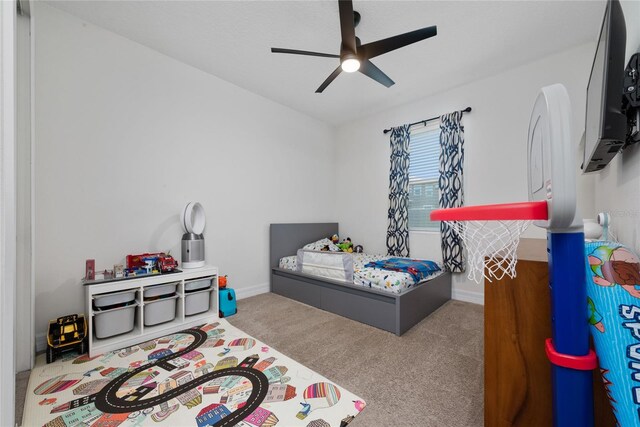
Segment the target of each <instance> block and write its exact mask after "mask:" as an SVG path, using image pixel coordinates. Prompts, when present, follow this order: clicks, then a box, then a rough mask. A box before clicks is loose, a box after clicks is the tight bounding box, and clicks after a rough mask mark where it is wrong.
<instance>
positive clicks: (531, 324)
mask: <svg viewBox="0 0 640 427" xmlns="http://www.w3.org/2000/svg"><path fill="white" fill-rule="evenodd" d="M484 292H485V294H484V295H485V312H484V313H485V321H484V346H485V347H484V359H485V372H484V387H485V388H484V421H485V423H484V424H485V426H487V427H502V426H535V427H542V426H552V425H553V421H552V408H551V394H552V389H551V365H550V364H549V361H548V360H547V356H546V354H545V351H544V342H545V339H547V338H549V337H551V317H550V316H551V315H550V311H551V310H550V293H549V280H548V265H547V252H546V240H542V239H522V240H521V243H520V246H519V248H518V264H517V276H516V278H515V279H511V278H508V277H507V278H504V279H503V280H500V281H494V282H491V283H490V282H486V283H485V290H484ZM594 406H595V425H596V426H602V427H605V426H606V427H612V426H615V425H616V422H615V418H614V417H613V412H612V409H611V406H610V405H609V401H608V400H607V399H606V397H605V394H604V387H603V384H602V380H601V378H600V373H599V372H595V371H594Z"/></svg>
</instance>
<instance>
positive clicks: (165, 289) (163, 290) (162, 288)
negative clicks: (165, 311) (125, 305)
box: [144, 282, 178, 299]
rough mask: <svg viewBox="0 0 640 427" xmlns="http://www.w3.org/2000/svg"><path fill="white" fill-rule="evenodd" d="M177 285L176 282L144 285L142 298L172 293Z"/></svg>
mask: <svg viewBox="0 0 640 427" xmlns="http://www.w3.org/2000/svg"><path fill="white" fill-rule="evenodd" d="M177 287H178V282H172V283H165V284H164V285H155V286H146V287H145V288H144V298H145V299H146V298H150V297H157V296H160V295H169V294H173V293H175V291H176V288H177Z"/></svg>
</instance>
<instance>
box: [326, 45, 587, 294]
mask: <svg viewBox="0 0 640 427" xmlns="http://www.w3.org/2000/svg"><path fill="white" fill-rule="evenodd" d="M595 37H597V35H595V36H594V38H595ZM594 49H595V39H594V43H593V44H588V45H583V46H579V47H576V48H573V49H570V50H567V51H565V52H561V53H558V54H556V55H553V56H549V57H546V58H543V59H540V60H538V61H535V62H532V63H530V64H526V65H523V66H520V67H517V68H514V69H511V70H505V71H504V72H503V73H501V74H498V75H495V76H493V77H490V78H486V79H482V80H478V81H475V82H473V83H470V84H466V85H464V86H460V87H457V88H454V89H451V90H448V91H445V92H442V93H439V94H436V95H433V96H431V97H428V98H425V99H422V100H420V101H417V102H413V103H410V104H406V105H404V106H401V107H398V108H394V109H392V110H388V111H383V112H381V113H379V114H375V115H373V116H370V117H367V118H365V119H362V120H360V121H358V122H355V123H349V124H346V125H344V126H342V127H340V128H339V129H338V136H337V139H338V145H337V159H338V161H337V171H338V172H337V173H338V188H339V191H338V197H337V200H336V201H337V202H338V203H337V206H338V220H339V221H340V228H341V232H342V233H343V234H347V235H349V236H350V237H351V238H352V240H353V241H354V242H357V243H362V244H363V245H364V247H365V249H366V250H367V251H370V252H386V228H387V209H388V203H389V202H388V185H389V154H390V149H389V135H384V134H383V133H382V130H383V129H385V128H388V127H389V126H395V125H400V124H402V123H411V122H414V121H418V120H422V119H424V118H427V117H433V116H437V115H440V114H443V113H446V112H450V111H454V110H456V109H461V108H465V107H467V106H470V107H472V108H473V111H472V112H471V113H470V114H465V116H464V119H463V123H464V126H465V176H464V185H465V188H464V191H465V203H466V204H467V205H475V204H487V203H506V202H513V201H525V200H527V177H526V170H527V154H526V145H527V129H528V123H529V116H530V114H531V108H532V106H533V102H534V100H535V98H536V95H537V93H538V91H539V89H540V88H541V87H543V86H545V85H549V84H553V83H562V84H564V85H565V86H566V87H567V90H568V91H569V95H570V97H571V102H572V106H573V122H572V125H573V129H579V130H580V132H579V134H578V132H575V134H574V139H575V141H576V158H577V157H578V147H577V145H578V144H577V143H578V140H579V138H580V136H581V134H582V129H583V127H584V114H585V110H584V108H585V95H586V93H585V92H586V83H587V80H588V76H589V71H590V64H591V61H592V57H593V52H594ZM397 84H402V83H401V82H399V83H397ZM578 165H579V164H578ZM576 173H577V171H576ZM593 181H594V178H591V177H584V178H581V179H580V180H579V186H580V188H579V196H580V206H581V209H582V212H583V216H584V217H587V218H588V217H593V215H594V213H595V211H594V195H593V190H592V188H593ZM354 195H355V197H354ZM526 237H535V238H545V237H546V236H545V232H544V231H543V230H542V229H539V228H537V227H530V229H529V230H527V232H526ZM409 239H410V247H411V255H412V256H415V257H420V258H432V259H441V252H440V235H439V233H427V232H420V233H418V232H412V233H410V236H409ZM483 295H484V291H483V286H481V285H477V284H475V283H474V282H469V281H468V280H467V279H466V276H465V275H456V277H455V278H454V297H455V298H459V299H464V300H468V301H472V302H479V303H481V302H482V301H483Z"/></svg>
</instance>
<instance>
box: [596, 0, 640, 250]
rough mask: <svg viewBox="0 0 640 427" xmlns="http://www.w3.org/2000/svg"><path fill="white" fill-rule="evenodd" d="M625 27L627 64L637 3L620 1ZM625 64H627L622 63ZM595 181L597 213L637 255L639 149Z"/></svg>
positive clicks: (639, 27) (634, 41)
mask: <svg viewBox="0 0 640 427" xmlns="http://www.w3.org/2000/svg"><path fill="white" fill-rule="evenodd" d="M621 5H622V11H623V13H624V16H625V20H626V24H627V55H626V57H627V61H628V60H629V58H630V57H631V55H632V54H633V53H635V52H640V19H638V16H640V2H636V1H623V2H621ZM625 65H626V62H625ZM592 175H593V178H595V189H596V191H595V207H596V211H597V212H610V213H611V229H612V231H613V232H614V233H615V235H616V236H617V238H618V240H619V241H620V242H622V243H624V244H626V245H629V246H630V247H632V248H634V249H635V250H636V252H640V236H639V234H640V146H639V145H638V144H637V145H636V146H632V147H629V148H627V149H626V150H625V151H623V152H622V153H620V154H618V155H617V156H616V157H615V158H614V159H613V160H612V161H611V163H609V165H608V166H607V167H606V168H605V169H603V170H602V171H600V172H597V173H595V174H592Z"/></svg>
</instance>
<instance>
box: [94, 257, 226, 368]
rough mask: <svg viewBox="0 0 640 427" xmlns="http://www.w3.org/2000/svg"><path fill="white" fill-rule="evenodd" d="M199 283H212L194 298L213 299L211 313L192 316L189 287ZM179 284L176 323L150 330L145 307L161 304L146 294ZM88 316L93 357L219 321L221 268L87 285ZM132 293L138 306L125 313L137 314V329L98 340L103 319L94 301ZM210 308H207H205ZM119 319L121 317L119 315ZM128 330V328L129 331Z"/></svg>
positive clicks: (176, 297) (135, 322)
mask: <svg viewBox="0 0 640 427" xmlns="http://www.w3.org/2000/svg"><path fill="white" fill-rule="evenodd" d="M198 279H212V280H211V285H210V288H208V289H207V290H203V291H200V292H198V293H197V294H196V293H195V292H194V293H193V294H191V297H194V298H209V301H208V303H209V304H208V307H209V309H208V310H206V311H204V312H198V313H197V314H193V315H189V312H188V310H187V307H186V304H187V302H186V301H187V299H188V298H190V294H189V292H188V290H189V287H188V286H187V284H188V283H189V282H192V281H194V280H198ZM162 284H175V285H176V286H175V296H174V297H173V298H172V299H171V301H174V300H175V316H171V319H172V320H169V321H167V322H163V323H159V324H154V325H152V326H146V325H147V324H148V323H149V322H145V321H144V315H145V306H146V305H149V306H151V304H157V301H145V299H144V291H145V290H148V289H149V287H153V286H157V285H162ZM84 290H85V305H86V308H85V313H86V314H87V327H88V332H89V356H90V357H93V356H95V355H96V354H99V353H104V352H107V351H111V350H116V349H119V348H124V347H128V346H132V345H135V344H139V343H141V342H143V341H145V340H149V339H154V338H158V337H161V336H163V335H168V334H171V333H174V332H178V331H181V330H183V329H187V328H188V327H190V326H195V325H198V324H203V323H206V321H208V319H211V318H217V317H218V268H217V267H210V266H205V267H202V268H193V269H188V270H184V271H181V272H176V273H171V274H161V275H153V276H141V277H139V278H133V279H127V280H121V281H113V282H104V283H94V284H85V285H84ZM127 291H131V292H134V293H135V295H136V296H135V302H134V303H133V304H131V305H130V306H126V307H125V309H130V310H132V311H133V315H134V316H133V317H134V318H133V329H132V330H131V331H129V332H126V333H122V334H119V335H114V336H109V337H108V338H103V339H100V338H98V337H97V336H96V333H95V325H94V322H95V321H96V319H95V318H96V315H101V314H100V313H99V312H98V311H97V310H96V309H94V299H96V298H100V297H104V296H105V295H113V294H114V293H123V292H127ZM205 305H206V304H205ZM116 316H117V314H116ZM127 329H128V328H127Z"/></svg>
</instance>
